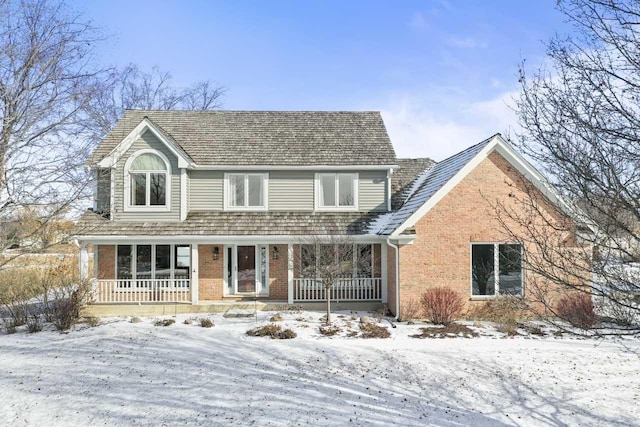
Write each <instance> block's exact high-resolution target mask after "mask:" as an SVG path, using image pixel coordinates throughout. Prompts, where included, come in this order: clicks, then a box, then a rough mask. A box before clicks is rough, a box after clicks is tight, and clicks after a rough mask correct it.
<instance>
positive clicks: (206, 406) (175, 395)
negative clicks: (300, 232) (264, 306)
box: [0, 312, 640, 426]
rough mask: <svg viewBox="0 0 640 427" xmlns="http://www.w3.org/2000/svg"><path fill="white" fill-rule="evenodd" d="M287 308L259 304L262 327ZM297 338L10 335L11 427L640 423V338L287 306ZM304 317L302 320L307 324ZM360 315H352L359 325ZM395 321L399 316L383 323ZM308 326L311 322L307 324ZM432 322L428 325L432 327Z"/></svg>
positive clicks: (1, 419) (159, 331)
mask: <svg viewBox="0 0 640 427" xmlns="http://www.w3.org/2000/svg"><path fill="white" fill-rule="evenodd" d="M271 315H273V313H259V316H260V318H259V319H258V324H263V323H265V322H266V321H267V320H268V318H269V317H270V316H271ZM283 315H284V322H280V323H281V324H283V325H284V326H290V327H293V328H294V329H295V331H296V332H297V333H298V337H297V338H295V339H291V340H272V339H269V338H256V337H248V336H246V335H245V332H246V331H247V330H248V329H250V328H252V327H255V326H256V320H255V319H254V318H223V317H222V316H221V315H209V316H208V317H209V318H210V319H211V320H213V321H214V323H215V326H214V327H213V328H210V329H207V328H202V327H200V326H199V323H197V322H196V323H193V324H191V325H186V324H183V321H184V320H185V319H188V318H190V317H191V316H188V315H182V316H178V317H177V319H176V323H175V324H173V325H171V326H167V327H162V326H154V321H155V320H157V319H151V318H143V319H142V322H141V323H130V322H129V321H128V320H127V319H105V320H104V321H103V324H102V325H100V326H97V327H93V328H92V327H89V326H87V325H80V326H79V327H77V328H75V329H74V330H73V331H72V332H70V333H69V334H59V333H57V332H54V331H44V332H40V333H37V334H28V333H26V332H22V331H20V332H18V333H17V334H14V335H6V334H4V333H2V334H0V364H1V365H0V366H1V368H0V424H2V425H11V426H23V425H37V426H96V425H154V426H155V425H176V426H177V425H204V426H207V425H259V426H268V425H362V426H371V425H378V426H390V425H401V426H414V425H415V426H418V425H420V426H421V425H439V426H462V425H473V426H479V425H498V426H501V425H531V426H545V425H554V426H555V425H580V426H585V425H634V424H635V425H637V423H638V422H639V420H640V358H639V356H638V354H640V345H639V344H638V342H637V341H634V340H627V341H625V343H624V344H625V347H626V348H623V347H622V346H621V345H620V343H617V342H614V341H596V340H591V339H576V338H567V337H561V338H558V337H553V336H547V337H544V338H537V337H534V336H528V337H516V338H499V337H498V335H497V334H495V333H491V332H489V333H488V336H481V337H478V338H447V339H417V338H411V337H409V336H410V335H413V334H416V333H418V332H419V327H420V326H421V325H413V326H411V325H403V324H400V325H398V327H397V328H395V329H391V334H392V335H391V337H390V338H388V339H368V340H367V339H361V338H347V337H344V336H342V337H340V336H335V337H325V336H322V335H320V334H319V333H318V325H319V322H320V321H319V318H320V314H317V313H286V312H285V313H283ZM296 319H297V320H296ZM348 322H351V323H352V329H353V330H357V328H358V326H357V325H358V323H357V321H352V320H351V318H350V316H348V315H347V316H345V317H343V318H341V319H339V322H338V324H340V325H342V327H343V329H346V324H347V323H348ZM383 324H385V325H386V326H388V325H389V324H388V323H383ZM304 325H307V326H306V327H305V326H304ZM422 326H424V325H422Z"/></svg>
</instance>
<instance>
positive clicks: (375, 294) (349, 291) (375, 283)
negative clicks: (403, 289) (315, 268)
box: [293, 278, 382, 302]
mask: <svg viewBox="0 0 640 427" xmlns="http://www.w3.org/2000/svg"><path fill="white" fill-rule="evenodd" d="M326 294H327V289H326V288H325V286H324V284H323V283H322V280H316V279H300V278H298V279H293V300H294V301H295V302H302V301H326V300H327V296H326ZM381 299H382V279H381V278H358V279H339V280H338V281H337V283H335V284H334V285H333V286H332V287H331V300H332V301H379V300H381Z"/></svg>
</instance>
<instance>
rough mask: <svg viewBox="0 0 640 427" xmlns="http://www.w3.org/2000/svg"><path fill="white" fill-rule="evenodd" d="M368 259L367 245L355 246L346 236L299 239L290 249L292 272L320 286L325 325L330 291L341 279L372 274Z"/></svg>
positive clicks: (328, 319) (329, 317) (354, 242)
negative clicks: (292, 257) (296, 272)
mask: <svg viewBox="0 0 640 427" xmlns="http://www.w3.org/2000/svg"><path fill="white" fill-rule="evenodd" d="M366 248H369V249H366ZM372 258H373V253H372V251H371V245H358V244H357V243H356V241H355V239H354V237H353V236H350V235H338V236H321V235H314V236H310V237H308V238H303V239H300V241H299V244H298V248H297V249H296V250H295V251H294V262H295V264H296V265H295V268H294V271H299V273H300V276H301V277H303V278H307V279H311V280H312V281H313V283H314V286H322V288H323V290H324V295H325V298H326V302H327V316H326V321H325V324H326V325H330V324H331V294H332V290H333V289H334V288H335V286H336V285H337V284H338V283H339V282H340V281H341V280H344V279H352V278H354V277H372V273H373V271H372V270H371V266H372Z"/></svg>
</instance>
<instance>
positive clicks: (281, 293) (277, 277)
mask: <svg viewBox="0 0 640 427" xmlns="http://www.w3.org/2000/svg"><path fill="white" fill-rule="evenodd" d="M275 246H277V247H278V254H279V255H278V259H273V248H274V247H275ZM288 249H289V248H288V245H269V253H268V254H267V257H268V258H269V299H274V300H283V301H286V300H287V296H288V292H289V265H288V263H289V259H288Z"/></svg>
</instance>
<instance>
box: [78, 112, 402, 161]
mask: <svg viewBox="0 0 640 427" xmlns="http://www.w3.org/2000/svg"><path fill="white" fill-rule="evenodd" d="M144 118H148V119H149V120H151V121H152V122H153V123H154V124H155V125H156V126H157V127H159V128H160V129H161V130H162V131H163V132H165V133H166V134H167V135H168V136H169V137H170V139H171V140H172V142H175V143H176V144H177V145H178V146H179V147H181V148H182V149H183V150H184V151H185V152H186V153H187V155H188V156H189V157H190V158H191V159H193V161H194V162H195V163H196V164H198V165H274V166H299V165H329V166H348V165H395V164H396V155H395V152H394V150H393V146H392V145H391V141H390V140H389V135H388V134H387V130H386V128H385V125H384V122H383V120H382V117H381V115H380V113H379V112H376V111H362V112H351V111H335V112H334V111H175V110H174V111H149V110H127V111H126V112H125V114H124V115H123V117H122V118H121V119H120V120H119V121H118V123H117V124H116V125H115V127H114V128H113V129H112V130H111V132H110V133H109V134H108V135H107V136H106V137H105V139H104V140H103V141H102V142H101V143H100V145H98V147H97V148H96V150H95V152H94V153H93V155H92V157H91V159H90V162H92V163H95V162H98V161H100V160H101V159H103V158H104V157H105V156H107V155H108V154H109V153H110V152H111V151H112V150H113V149H114V148H115V147H116V146H117V145H118V144H119V143H120V142H121V141H122V140H123V139H124V138H125V137H126V136H127V135H128V134H129V133H130V132H131V131H132V130H133V129H134V128H135V127H136V126H137V125H138V124H139V123H140V122H141V121H142V120H144Z"/></svg>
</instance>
